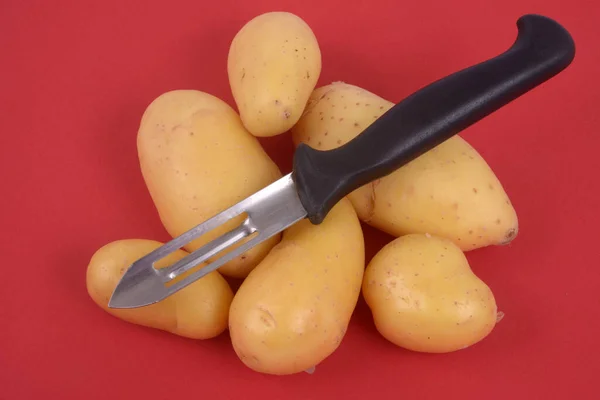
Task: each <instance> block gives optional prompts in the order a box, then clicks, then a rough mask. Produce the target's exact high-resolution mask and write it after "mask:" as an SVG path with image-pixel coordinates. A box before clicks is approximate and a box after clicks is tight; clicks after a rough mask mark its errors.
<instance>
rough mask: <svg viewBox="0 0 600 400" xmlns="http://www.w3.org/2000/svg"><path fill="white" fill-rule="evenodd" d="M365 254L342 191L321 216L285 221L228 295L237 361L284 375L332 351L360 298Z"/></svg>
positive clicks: (303, 368) (302, 368)
mask: <svg viewBox="0 0 600 400" xmlns="http://www.w3.org/2000/svg"><path fill="white" fill-rule="evenodd" d="M364 257H365V255H364V242H363V234H362V228H361V226H360V222H359V220H358V218H357V216H356V213H355V211H354V209H353V208H352V205H351V204H350V202H349V200H347V199H345V198H344V199H342V201H340V202H339V203H338V204H337V205H335V206H334V207H333V209H332V210H331V211H330V213H329V214H328V216H327V217H326V218H325V220H324V221H323V223H322V224H320V225H312V224H311V223H310V222H309V221H308V220H306V219H305V220H303V221H300V222H299V223H297V224H295V225H293V226H292V227H290V228H288V229H287V230H286V231H285V233H284V234H283V239H282V240H281V242H280V243H279V244H278V245H277V246H275V247H274V248H273V249H272V250H271V252H270V253H269V255H268V256H267V257H266V258H265V259H264V260H263V261H262V262H261V263H260V264H259V265H258V266H257V267H256V268H255V269H254V270H253V271H252V272H251V273H250V275H249V276H248V277H247V278H246V280H244V282H243V283H242V285H241V287H240V288H239V290H238V292H237V293H236V295H235V297H234V299H233V302H232V303H231V310H230V314H229V332H230V335H231V340H232V343H233V347H234V350H235V352H236V354H237V355H238V357H239V358H240V359H241V360H242V362H243V363H244V364H245V365H246V366H248V367H249V368H251V369H253V370H255V371H258V372H262V373H268V374H274V375H286V374H293V373H297V372H300V371H304V370H307V369H309V368H310V367H313V366H315V365H316V364H318V363H320V362H321V361H323V360H324V359H325V358H327V357H328V356H329V355H331V354H332V353H333V352H334V351H335V349H337V347H338V346H339V345H340V342H341V341H342V338H343V337H344V334H345V332H346V328H347V326H348V323H349V321H350V317H351V315H352V313H353V311H354V308H355V306H356V303H357V301H358V297H359V295H360V287H361V285H362V277H363V272H364V267H365V265H364V263H365V261H364Z"/></svg>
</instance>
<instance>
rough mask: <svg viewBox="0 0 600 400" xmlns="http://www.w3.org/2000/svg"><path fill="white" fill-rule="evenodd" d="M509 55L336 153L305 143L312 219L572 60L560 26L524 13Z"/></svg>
mask: <svg viewBox="0 0 600 400" xmlns="http://www.w3.org/2000/svg"><path fill="white" fill-rule="evenodd" d="M517 28H518V35H517V39H516V40H515V42H514V43H513V45H512V46H511V47H510V48H509V49H508V50H507V51H505V52H504V53H502V54H500V55H498V56H496V57H494V58H492V59H489V60H487V61H485V62H482V63H480V64H477V65H474V66H472V67H469V68H467V69H464V70H461V71H459V72H456V73H454V74H452V75H449V76H447V77H445V78H442V79H440V80H438V81H436V82H434V83H432V84H430V85H429V86H426V87H424V88H422V89H420V90H419V91H417V92H415V93H413V94H412V95H410V96H409V97H407V98H406V99H404V100H403V101H402V102H400V103H398V104H396V105H395V106H394V107H393V108H391V109H390V110H389V111H388V112H386V113H385V114H383V115H382V116H381V117H380V118H379V119H377V120H376V121H375V122H374V123H372V124H371V125H370V126H369V127H368V128H367V129H365V130H364V131H363V132H362V133H361V134H360V135H358V136H357V137H355V138H354V139H353V140H351V141H350V142H348V143H346V144H345V145H343V146H341V147H338V148H336V149H333V150H328V151H319V150H315V149H313V148H311V147H309V146H308V145H306V144H300V145H299V146H298V148H297V149H296V153H295V155H294V168H293V178H294V180H295V182H296V187H297V190H298V195H299V197H300V200H301V202H302V204H303V206H304V208H305V209H306V211H307V213H308V215H307V217H308V219H309V220H310V221H311V222H312V223H313V224H320V223H321V222H322V221H323V219H324V218H325V216H326V215H327V213H328V212H329V211H330V210H331V208H332V207H333V206H334V205H335V204H336V203H337V202H338V201H340V200H341V199H342V198H343V197H345V196H346V195H348V194H349V193H350V192H352V191H353V190H355V189H357V188H359V187H360V186H362V185H365V184H367V183H369V182H371V181H373V180H375V179H378V178H381V177H384V176H386V175H388V174H390V173H392V172H393V171H395V170H396V169H398V168H400V167H401V166H403V165H404V164H406V163H408V162H410V161H411V160H413V159H415V158H416V157H418V156H420V155H422V154H423V153H425V152H427V151H429V150H431V149H432V148H433V147H435V146H437V145H439V144H440V143H442V142H444V141H445V140H447V139H449V138H450V137H452V136H453V135H455V134H457V133H458V132H460V131H462V130H464V129H465V128H467V127H469V126H470V125H472V124H474V123H475V122H477V121H479V120H481V119H482V118H484V117H486V116H487V115H489V114H491V113H492V112H494V111H496V110H498V109H499V108H500V107H502V106H504V105H505V104H507V103H509V102H511V101H512V100H514V99H516V98H517V97H519V96H521V95H522V94H524V93H526V92H528V91H529V90H531V89H533V88H534V87H536V86H538V85H540V84H541V83H543V82H545V81H546V80H548V79H550V78H552V77H553V76H555V75H556V74H558V73H559V72H561V71H562V70H564V69H565V68H566V67H567V66H568V65H569V64H570V63H571V62H572V60H573V58H574V56H575V44H574V42H573V39H572V37H571V35H570V34H569V32H567V31H566V30H565V29H564V28H563V27H562V26H561V25H559V24H558V23H557V22H556V21H554V20H552V19H549V18H547V17H544V16H540V15H524V16H522V17H521V18H519V19H518V21H517Z"/></svg>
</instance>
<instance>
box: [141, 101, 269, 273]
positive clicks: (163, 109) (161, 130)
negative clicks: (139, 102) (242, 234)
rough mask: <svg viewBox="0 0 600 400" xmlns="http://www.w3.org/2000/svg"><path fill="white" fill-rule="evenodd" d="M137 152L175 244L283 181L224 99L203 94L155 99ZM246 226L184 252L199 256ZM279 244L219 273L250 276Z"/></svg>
mask: <svg viewBox="0 0 600 400" xmlns="http://www.w3.org/2000/svg"><path fill="white" fill-rule="evenodd" d="M137 147H138V155H139V162H140V167H141V171H142V175H143V178H144V181H145V183H146V186H147V188H148V190H149V192H150V195H151V197H152V200H153V202H154V205H155V206H156V209H157V211H158V214H159V217H160V220H161V221H162V223H163V225H164V227H165V229H166V230H167V231H168V232H169V234H170V235H171V236H173V237H175V236H179V235H181V234H182V233H184V232H186V231H187V230H189V229H191V228H193V227H194V226H196V225H198V224H200V223H202V222H204V221H206V220H207V219H208V218H210V217H212V216H214V215H215V214H217V213H219V212H220V211H222V210H224V209H226V208H228V207H230V206H233V205H234V204H236V203H238V202H239V201H241V200H243V199H244V198H246V197H247V196H250V195H252V194H253V193H255V192H256V191H258V190H260V189H262V188H264V187H265V186H267V185H269V184H270V183H272V182H274V181H275V180H277V179H278V178H280V177H281V172H280V171H279V168H278V167H277V165H276V164H275V163H274V162H273V161H272V160H271V159H270V158H269V156H268V155H267V153H266V152H265V151H264V150H263V148H262V147H261V145H260V143H259V142H258V139H257V138H255V137H253V136H252V135H251V134H249V133H248V132H247V131H246V130H245V129H244V126H243V125H242V122H241V120H240V118H239V116H238V114H237V113H236V112H235V111H234V110H233V109H232V108H231V107H230V106H229V105H228V104H226V103H225V102H223V101H222V100H220V99H218V98H217V97H214V96H212V95H210V94H208V93H204V92H200V91H196V90H175V91H171V92H167V93H164V94H162V95H160V96H159V97H158V98H156V99H155V100H154V101H153V102H152V103H151V104H150V105H149V106H148V108H147V109H146V111H145V112H144V115H143V117H142V119H141V123H140V127H139V131H138V136H137ZM239 222H241V220H240V218H237V219H235V220H234V221H232V222H231V223H228V224H226V225H223V226H221V227H220V228H218V229H215V230H214V231H211V232H209V233H207V234H205V235H203V236H202V237H200V238H199V239H197V240H195V241H194V242H192V243H190V244H189V245H186V246H185V249H186V250H187V251H190V252H191V251H194V250H196V249H198V248H199V247H200V246H201V245H203V244H205V243H207V242H208V241H209V240H211V239H214V238H215V237H217V236H218V235H220V234H223V233H225V231H226V230H228V229H230V228H232V227H233V225H232V224H237V223H239ZM280 238H281V235H276V236H274V237H273V238H271V239H269V240H267V241H265V242H263V243H261V244H259V245H258V246H256V247H254V248H252V249H250V250H249V251H248V252H246V253H245V254H243V255H241V256H239V257H237V258H235V259H233V260H232V261H230V262H228V263H227V264H225V265H223V266H222V267H221V268H220V269H219V271H220V272H221V273H222V274H223V275H226V276H231V277H236V278H243V277H245V276H247V275H248V273H249V272H250V271H251V270H252V268H254V267H255V266H256V265H257V264H258V263H259V262H260V260H262V258H264V256H266V254H267V253H268V251H269V250H270V249H271V248H272V247H273V246H274V245H275V244H276V243H277V242H278V241H279V239H280Z"/></svg>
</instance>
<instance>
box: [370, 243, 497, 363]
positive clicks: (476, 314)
mask: <svg viewBox="0 0 600 400" xmlns="http://www.w3.org/2000/svg"><path fill="white" fill-rule="evenodd" d="M362 292H363V296H364V298H365V301H366V303H367V304H368V306H369V308H370V309H371V312H372V313H373V320H374V322H375V326H376V327H377V330H378V331H379V332H380V333H381V335H382V336H383V337H385V338H386V339H387V340H389V341H390V342H392V343H394V344H395V345H397V346H400V347H403V348H406V349H409V350H413V351H419V352H427V353H446V352H452V351H456V350H459V349H463V348H465V347H469V346H471V345H473V344H475V343H477V342H479V341H481V340H482V339H484V338H485V337H486V336H487V335H488V334H489V333H490V332H491V331H492V329H493V328H494V326H495V324H496V316H497V314H496V313H497V310H496V302H495V299H494V295H493V293H492V291H491V290H490V288H489V287H488V286H487V285H486V284H485V283H484V282H483V281H481V280H480V279H479V278H478V277H477V276H476V275H475V274H474V273H473V271H472V270H471V268H470V266H469V264H468V262H467V259H466V257H465V255H464V253H463V252H462V251H461V250H460V248H459V247H458V246H456V245H455V244H454V243H453V242H452V241H450V240H449V239H445V238H440V237H435V236H431V235H422V234H410V235H406V236H402V237H400V238H396V239H395V240H394V241H392V242H391V243H389V244H388V245H386V246H385V247H383V249H381V250H380V251H379V252H378V253H377V254H376V255H375V257H374V258H373V259H372V260H371V262H370V263H369V265H368V266H367V269H366V271H365V275H364V281H363V289H362Z"/></svg>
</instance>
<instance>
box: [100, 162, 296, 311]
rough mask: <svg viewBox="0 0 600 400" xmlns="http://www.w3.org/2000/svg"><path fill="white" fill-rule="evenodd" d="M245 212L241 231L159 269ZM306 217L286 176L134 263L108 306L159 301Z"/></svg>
mask: <svg viewBox="0 0 600 400" xmlns="http://www.w3.org/2000/svg"><path fill="white" fill-rule="evenodd" d="M242 214H246V218H245V219H244V220H243V222H242V223H241V224H240V225H238V226H237V227H235V228H233V229H232V230H230V231H228V232H226V233H225V234H223V235H221V236H219V237H217V238H216V239H214V240H212V241H210V242H209V243H207V244H205V245H204V246H202V247H201V248H199V249H197V250H196V251H194V252H192V253H190V254H189V255H187V256H186V257H184V258H182V259H181V260H179V261H177V262H176V263H174V264H173V265H170V266H167V267H165V268H158V269H157V268H155V264H156V262H158V261H159V260H161V259H163V258H164V257H166V256H167V255H169V254H171V253H173V252H174V251H177V250H178V249H180V248H182V247H183V246H185V245H186V244H188V243H190V242H191V241H193V240H195V239H197V238H199V237H200V236H202V235H203V234H205V233H207V232H209V231H211V230H213V229H215V228H217V227H219V226H221V225H222V224H224V223H226V222H227V221H229V220H231V219H233V218H235V217H237V216H239V215H242ZM306 216H307V212H306V210H305V209H304V207H303V205H302V203H301V202H300V199H299V198H298V193H297V189H296V185H295V182H294V180H293V179H292V174H288V175H286V176H284V177H283V178H281V179H279V180H277V181H275V182H274V183H272V184H271V185H269V186H267V187H265V188H264V189H262V190H260V191H258V192H256V193H255V194H253V195H252V196H250V197H248V198H246V199H245V200H242V201H241V202H239V203H237V204H235V205H234V206H232V207H230V208H228V209H226V210H224V211H222V212H221V213H219V214H217V215H215V216H214V217H212V218H210V219H208V220H206V221H205V222H203V223H201V224H199V225H197V226H196V227H194V228H192V229H190V230H189V231H187V232H185V233H183V234H182V235H180V236H178V237H176V238H174V239H173V240H171V241H169V242H167V243H165V244H164V245H163V246H161V247H159V248H157V249H156V250H154V251H152V252H151V253H148V254H147V255H146V256H144V257H142V258H140V259H139V260H137V261H135V262H134V263H133V264H131V266H130V267H129V268H128V269H127V271H126V272H125V274H123V276H122V277H121V280H120V281H119V283H118V284H117V286H116V288H115V290H114V291H113V294H112V296H111V298H110V301H109V303H108V306H109V307H110V308H136V307H142V306H146V305H149V304H153V303H156V302H158V301H160V300H162V299H164V298H166V297H168V296H170V295H171V294H173V293H175V292H177V291H178V290H181V289H183V288H184V287H186V286H188V285H190V284H191V283H193V282H195V281H196V280H198V279H200V278H202V277H203V276H205V275H207V274H208V273H210V272H212V271H214V270H216V269H217V268H219V267H221V266H222V265H223V264H225V263H227V262H229V261H231V260H233V259H234V258H236V257H238V256H240V255H241V254H243V253H244V252H246V251H248V250H249V249H251V248H252V247H254V246H256V245H257V244H259V243H261V242H263V241H265V240H267V239H268V238H270V237H272V236H273V235H276V234H277V233H279V232H281V231H283V230H284V229H286V228H288V227H289V226H291V225H293V224H295V223H296V222H298V221H299V220H301V219H304V218H305V217H306ZM252 235H254V237H252V238H251V239H249V240H248V241H247V242H245V243H243V244H241V245H240V246H238V247H236V248H235V249H233V250H231V251H230V252H228V253H226V254H225V255H223V256H221V257H218V258H216V259H215V260H212V261H210V262H209V263H208V264H207V265H205V266H203V267H201V268H199V269H198V270H197V271H194V272H191V273H189V271H191V270H193V269H194V268H196V267H198V266H199V265H200V264H202V263H205V262H207V261H208V260H209V259H211V258H212V257H214V256H215V255H217V254H218V253H219V252H221V251H223V250H225V249H227V248H229V247H230V246H233V245H235V244H237V243H239V242H241V241H243V240H244V239H246V238H249V237H250V236H252ZM186 273H189V275H187V276H185V277H183V275H184V274H186ZM178 278H180V279H178Z"/></svg>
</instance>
